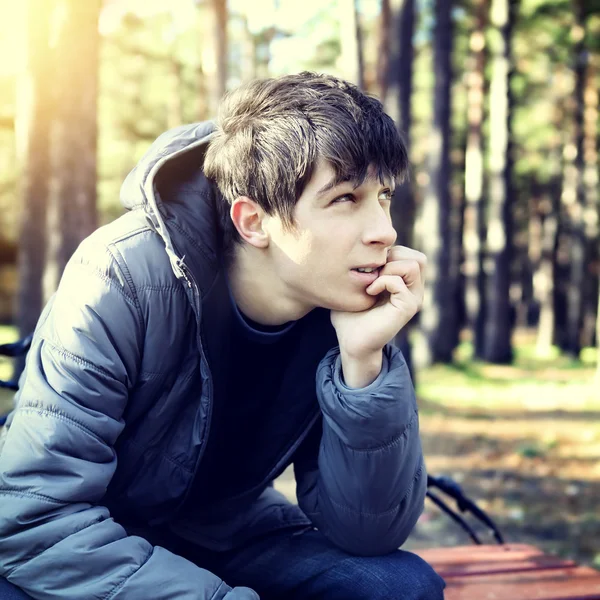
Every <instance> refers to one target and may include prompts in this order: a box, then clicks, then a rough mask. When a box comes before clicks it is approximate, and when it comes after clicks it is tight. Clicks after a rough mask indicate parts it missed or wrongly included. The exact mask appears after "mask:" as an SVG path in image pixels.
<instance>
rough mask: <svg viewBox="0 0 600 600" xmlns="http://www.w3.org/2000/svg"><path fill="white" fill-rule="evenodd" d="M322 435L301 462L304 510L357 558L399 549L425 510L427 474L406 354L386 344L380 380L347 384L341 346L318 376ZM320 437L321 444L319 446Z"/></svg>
mask: <svg viewBox="0 0 600 600" xmlns="http://www.w3.org/2000/svg"><path fill="white" fill-rule="evenodd" d="M316 385H317V396H318V399H319V404H320V406H321V411H322V413H323V419H322V434H321V435H320V436H313V442H312V451H311V449H310V447H309V446H310V444H311V443H310V439H309V440H307V442H308V444H309V446H307V447H304V448H303V449H302V452H301V453H300V454H299V456H298V457H297V459H296V460H295V461H294V471H295V476H296V482H297V496H298V503H299V505H300V508H302V510H303V511H304V512H305V513H306V514H307V516H308V517H309V518H310V519H311V520H312V522H313V524H314V525H315V526H316V527H317V528H318V529H319V530H320V531H321V532H322V533H323V534H324V535H325V536H326V537H327V538H328V539H329V540H330V541H331V542H333V543H334V544H335V545H337V546H338V547H340V548H342V549H343V550H345V551H347V552H349V553H351V554H357V555H381V554H385V553H388V552H391V551H393V550H395V549H397V548H399V547H400V546H401V545H402V544H403V543H404V542H405V541H406V538H407V537H408V535H409V534H410V532H411V531H412V529H413V527H414V526H415V524H416V522H417V520H418V518H419V516H420V515H421V513H422V511H423V506H424V500H425V492H426V486H427V475H426V471H425V465H424V461H423V453H422V449H421V440H420V437H419V420H418V412H417V406H416V400H415V393H414V389H413V385H412V381H411V377H410V374H409V371H408V368H407V365H406V362H405V361H404V358H403V356H402V353H401V352H400V351H399V350H398V349H397V348H396V347H395V346H392V345H387V346H386V347H385V348H384V356H383V368H382V370H381V373H380V374H379V376H378V377H377V379H376V380H375V381H374V382H373V383H371V384H369V385H368V386H367V387H364V388H361V389H351V388H348V387H347V386H346V385H345V384H344V383H343V378H342V372H341V358H340V355H339V348H334V349H332V350H330V351H329V352H328V353H327V355H326V356H325V357H324V358H323V360H322V361H321V363H320V365H319V367H318V370H317V377H316ZM317 437H318V438H319V440H318V446H317V444H316V443H315V442H316V441H317Z"/></svg>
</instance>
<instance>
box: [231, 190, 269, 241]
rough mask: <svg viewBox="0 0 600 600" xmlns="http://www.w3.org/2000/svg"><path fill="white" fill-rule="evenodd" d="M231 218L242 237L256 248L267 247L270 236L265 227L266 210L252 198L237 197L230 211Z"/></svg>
mask: <svg viewBox="0 0 600 600" xmlns="http://www.w3.org/2000/svg"><path fill="white" fill-rule="evenodd" d="M229 214H230V216H231V220H232V221H233V224H234V225H235V228H236V229H237V230H238V232H239V234H240V235H241V236H242V239H243V240H244V241H246V242H248V243H249V244H252V246H255V247H256V248H266V247H267V246H268V245H269V236H268V235H267V232H266V231H265V229H264V227H263V222H264V218H265V216H266V215H265V212H264V211H263V209H262V208H261V207H260V206H259V205H258V204H257V203H256V202H255V201H254V200H252V199H251V198H248V197H247V196H240V197H239V198H236V199H235V200H234V202H233V204H232V205H231V209H230V211H229Z"/></svg>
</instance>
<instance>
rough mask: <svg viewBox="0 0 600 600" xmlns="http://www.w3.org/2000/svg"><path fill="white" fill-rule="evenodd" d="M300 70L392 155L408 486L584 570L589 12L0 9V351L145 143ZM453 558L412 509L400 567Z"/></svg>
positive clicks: (83, 5)
mask: <svg viewBox="0 0 600 600" xmlns="http://www.w3.org/2000/svg"><path fill="white" fill-rule="evenodd" d="M304 69H308V70H314V71H320V72H328V73H333V74H336V75H340V76H342V77H344V78H346V79H349V80H351V81H353V82H355V83H356V84H357V85H359V86H360V87H362V88H363V89H364V90H366V91H367V92H369V93H371V94H373V95H376V96H378V97H379V98H380V99H381V100H382V101H383V102H384V104H385V107H386V110H387V111H388V112H389V114H390V115H392V116H393V118H394V119H395V120H396V122H397V124H398V127H399V128H400V130H401V131H402V133H403V135H404V136H405V139H406V141H407V144H408V145H409V150H410V157H411V162H412V172H411V178H410V182H408V183H406V184H404V185H402V186H401V187H400V188H399V189H398V191H397V193H396V197H395V200H394V206H393V211H394V215H393V218H394V224H395V226H396V228H397V230H398V232H399V240H398V241H399V243H402V244H405V245H409V246H413V247H415V248H418V249H419V250H422V251H423V252H425V253H426V254H427V256H428V258H429V261H430V262H429V265H430V266H429V271H428V288H427V296H426V299H425V306H424V308H423V311H422V313H421V314H420V315H419V318H417V319H415V320H414V322H413V323H411V326H410V328H409V330H407V331H406V332H404V334H403V335H402V336H400V338H399V339H398V343H400V344H402V345H403V347H404V348H405V350H406V354H407V356H408V357H409V358H410V359H411V363H412V366H413V374H414V378H415V383H416V386H417V393H418V396H419V401H420V411H421V428H422V436H423V443H424V448H425V453H426V458H427V465H428V470H429V471H430V472H431V473H432V474H448V475H450V476H452V477H454V478H455V480H456V481H458V482H459V483H460V484H461V485H462V486H463V488H464V489H465V491H466V492H467V493H468V494H470V495H471V496H472V497H473V498H475V499H476V500H478V501H479V503H480V505H481V506H482V507H483V508H484V509H486V510H487V511H488V512H489V513H490V514H491V515H492V516H493V517H494V518H495V519H496V520H497V522H498V523H499V524H500V526H501V528H502V530H503V531H504V533H505V535H506V538H507V540H508V541H512V542H532V543H535V544H537V545H538V546H540V547H542V548H543V549H544V550H546V551H549V552H555V553H559V554H561V555H563V556H568V557H572V558H575V559H577V560H579V561H581V562H583V563H586V564H590V565H595V566H596V567H600V418H599V417H600V366H599V363H598V361H599V360H600V353H599V352H598V343H599V342H600V321H599V319H598V313H599V311H598V302H599V274H600V256H599V243H598V218H599V210H600V199H599V191H598V183H599V179H598V170H599V159H598V149H599V142H598V140H599V135H598V134H599V127H600V125H599V119H598V88H599V82H600V0H520V1H519V0H437V1H436V0H303V1H302V2H297V1H293V0H252V2H250V1H249V0H246V1H243V0H197V1H194V0H169V2H164V1H162V0H104V1H101V0H29V1H28V2H15V1H14V0H0V322H1V323H2V325H1V326H0V343H1V342H8V341H12V340H15V339H17V338H18V337H19V336H20V335H25V334H27V333H29V332H30V331H32V329H33V327H34V325H35V323H36V321H37V318H38V316H39V314H40V310H41V307H42V306H43V304H44V303H45V302H46V300H47V298H48V297H49V296H50V295H51V294H52V293H53V291H54V290H55V289H56V286H57V283H58V281H59V279H60V275H61V273H62V270H63V267H64V265H65V263H66V261H67V260H68V259H69V257H70V255H71V253H72V252H73V250H74V249H75V248H76V247H77V245H78V244H79V242H80V241H81V240H82V239H83V238H84V237H86V236H87V235H88V234H89V233H90V232H91V231H93V230H94V229H95V228H96V227H98V226H100V225H102V224H104V223H107V222H109V221H111V220H113V219H115V218H116V217H118V216H119V215H120V214H121V212H122V209H121V206H120V203H119V187H120V185H121V183H122V181H123V179H124V177H125V175H126V174H127V173H128V171H129V170H130V169H131V168H132V166H133V165H134V164H135V163H136V161H137V160H138V159H139V157H140V156H141V154H142V153H143V152H144V151H145V149H146V148H147V147H148V145H149V144H150V143H151V142H152V140H154V139H155V138H156V137H157V136H158V135H159V134H160V133H161V132H163V131H164V130H166V129H168V128H170V127H174V126H176V125H178V124H181V123H187V122H193V121H198V120H203V119H207V118H211V117H213V116H214V115H215V107H216V106H217V104H218V101H219V98H220V97H221V96H222V94H223V93H224V92H225V91H226V90H228V89H231V88H233V87H235V86H237V85H238V84H239V83H241V82H243V81H246V80H248V79H252V78H255V77H267V76H276V75H280V74H284V73H291V72H297V71H300V70H304ZM12 369H13V365H11V364H10V363H8V362H5V363H2V364H0V377H2V378H4V379H9V378H10V377H11V376H12ZM17 370H18V367H17ZM10 405H11V396H10V394H7V393H6V394H4V395H2V396H0V414H1V413H2V412H6V411H7V410H8V409H9V407H10ZM277 485H278V486H279V487H280V488H281V489H282V490H283V491H284V492H286V493H287V494H289V495H290V496H291V497H293V496H294V486H293V480H292V476H291V474H290V473H286V474H284V476H282V478H281V479H280V481H278V484H277ZM459 543H468V537H467V536H466V535H465V534H464V533H463V532H462V531H461V530H459V529H457V527H456V526H455V525H454V524H453V523H452V522H451V521H449V519H448V518H447V517H445V516H444V515H443V514H442V513H440V512H439V511H438V510H437V509H436V508H435V507H434V506H430V505H429V503H428V507H427V510H426V512H425V513H424V515H423V517H422V518H421V520H420V522H419V524H418V525H417V528H416V530H415V532H414V533H413V535H412V536H411V538H410V540H409V543H408V547H417V546H436V545H437V546H439V545H453V544H459Z"/></svg>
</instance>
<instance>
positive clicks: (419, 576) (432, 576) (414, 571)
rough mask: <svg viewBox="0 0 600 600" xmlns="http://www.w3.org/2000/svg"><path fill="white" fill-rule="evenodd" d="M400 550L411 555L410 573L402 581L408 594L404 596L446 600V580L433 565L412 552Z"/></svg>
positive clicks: (417, 599)
mask: <svg viewBox="0 0 600 600" xmlns="http://www.w3.org/2000/svg"><path fill="white" fill-rule="evenodd" d="M399 552H402V553H403V554H405V555H408V556H409V558H408V559H407V564H408V565H409V566H408V569H409V573H408V574H407V575H406V577H407V579H406V581H404V582H403V583H402V585H403V588H404V590H405V591H404V594H406V596H402V597H403V598H404V597H406V598H407V599H409V600H444V588H445V587H446V582H445V581H444V580H443V579H442V577H441V576H440V575H438V574H437V573H436V572H435V570H434V569H433V567H432V566H431V565H430V564H429V563H428V562H426V561H424V560H423V559H422V558H421V557H420V556H417V555H416V554H412V552H405V551H401V550H400V551H399Z"/></svg>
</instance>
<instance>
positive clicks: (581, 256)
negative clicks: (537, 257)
mask: <svg viewBox="0 0 600 600" xmlns="http://www.w3.org/2000/svg"><path fill="white" fill-rule="evenodd" d="M574 13H575V23H574V25H573V27H572V30H571V37H572V39H573V41H574V42H575V45H574V62H575V65H574V73H575V94H574V96H575V97H574V102H575V107H574V108H575V115H574V136H573V143H572V144H571V145H570V146H568V147H567V148H566V149H565V150H566V154H567V156H569V158H571V157H572V162H571V164H570V166H569V168H568V171H567V174H568V178H567V180H566V181H565V189H564V190H563V202H564V203H565V205H566V209H567V216H568V231H569V237H570V240H569V242H570V243H569V250H570V252H569V284H568V291H567V324H566V325H567V327H566V332H565V339H564V350H565V351H566V353H567V354H569V355H571V356H573V357H575V358H578V357H579V353H580V351H581V328H582V325H583V292H584V286H585V268H586V243H585V224H584V221H583V216H584V215H583V213H584V210H585V190H584V185H583V171H584V160H583V139H584V131H583V112H584V94H583V93H584V89H585V75H586V67H587V61H588V54H587V51H586V48H585V45H584V32H585V30H584V14H583V13H584V9H583V0H575V2H574Z"/></svg>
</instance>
